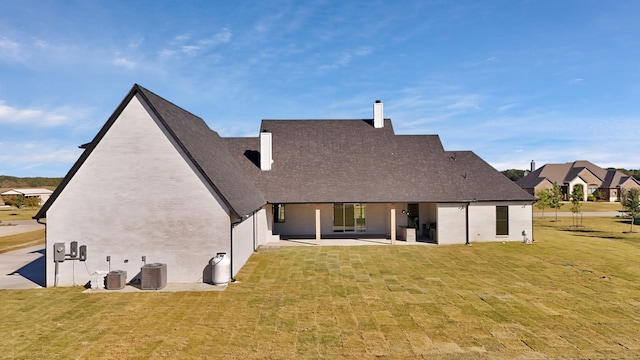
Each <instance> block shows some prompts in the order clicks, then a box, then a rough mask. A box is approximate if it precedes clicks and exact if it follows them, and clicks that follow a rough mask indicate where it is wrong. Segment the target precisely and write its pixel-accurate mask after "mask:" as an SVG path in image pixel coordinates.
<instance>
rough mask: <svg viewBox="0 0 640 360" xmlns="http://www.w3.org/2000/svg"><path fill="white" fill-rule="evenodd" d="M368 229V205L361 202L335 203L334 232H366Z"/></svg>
mask: <svg viewBox="0 0 640 360" xmlns="http://www.w3.org/2000/svg"><path fill="white" fill-rule="evenodd" d="M366 230H367V220H366V207H365V204H361V203H335V204H333V231H334V232H364V231H366Z"/></svg>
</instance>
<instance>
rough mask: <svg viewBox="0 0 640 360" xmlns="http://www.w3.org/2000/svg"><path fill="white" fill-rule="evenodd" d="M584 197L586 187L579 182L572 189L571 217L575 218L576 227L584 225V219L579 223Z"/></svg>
mask: <svg viewBox="0 0 640 360" xmlns="http://www.w3.org/2000/svg"><path fill="white" fill-rule="evenodd" d="M582 199H584V189H583V187H582V185H580V184H578V185H576V186H574V187H573V190H572V191H571V212H572V213H573V215H572V217H571V218H572V220H573V226H576V227H577V226H581V225H582V221H580V224H578V214H580V213H581V212H582V211H581V207H582ZM580 220H582V218H580Z"/></svg>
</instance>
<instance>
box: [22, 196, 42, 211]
mask: <svg viewBox="0 0 640 360" xmlns="http://www.w3.org/2000/svg"><path fill="white" fill-rule="evenodd" d="M23 205H24V206H25V207H28V208H32V209H33V208H37V207H39V206H40V197H38V196H29V197H26V198H24V204H23Z"/></svg>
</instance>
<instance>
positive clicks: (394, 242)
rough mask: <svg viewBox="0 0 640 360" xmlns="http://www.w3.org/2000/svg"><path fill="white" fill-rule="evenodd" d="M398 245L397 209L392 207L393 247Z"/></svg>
mask: <svg viewBox="0 0 640 360" xmlns="http://www.w3.org/2000/svg"><path fill="white" fill-rule="evenodd" d="M395 244H396V208H395V207H394V206H393V205H392V206H391V245H395Z"/></svg>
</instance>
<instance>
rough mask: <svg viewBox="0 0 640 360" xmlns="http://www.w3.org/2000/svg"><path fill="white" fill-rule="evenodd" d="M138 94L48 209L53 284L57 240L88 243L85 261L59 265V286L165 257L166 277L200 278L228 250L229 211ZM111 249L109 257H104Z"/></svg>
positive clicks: (49, 274)
mask: <svg viewBox="0 0 640 360" xmlns="http://www.w3.org/2000/svg"><path fill="white" fill-rule="evenodd" d="M160 126H161V125H160V122H159V121H158V120H157V119H155V118H154V116H152V115H151V113H150V112H149V111H148V109H146V108H145V106H144V104H143V103H142V102H141V101H140V100H139V99H138V98H137V97H133V98H132V100H131V101H130V102H129V104H128V105H127V106H126V107H125V108H124V110H123V111H122V113H121V114H120V116H119V117H118V118H117V119H116V121H115V122H114V123H113V125H112V127H111V128H110V129H109V131H108V132H107V133H106V134H105V135H104V137H103V138H102V139H101V140H100V142H99V143H98V144H97V146H96V148H95V149H94V150H93V152H92V153H91V154H90V155H89V157H88V158H87V159H86V161H85V162H84V163H83V165H82V166H81V167H80V169H79V170H78V171H77V172H76V174H75V175H74V177H73V178H72V179H71V180H70V181H69V183H68V184H67V186H66V188H65V189H64V191H63V192H61V193H60V195H59V197H58V198H57V200H56V201H55V202H54V203H53V204H52V205H51V207H50V208H49V210H48V212H47V245H46V246H47V254H46V264H47V286H52V285H53V284H54V263H53V258H52V251H51V249H52V247H53V244H54V243H55V242H64V243H66V248H67V251H68V249H69V243H70V242H71V241H77V242H78V245H86V246H87V261H86V263H81V262H79V261H65V262H63V263H61V264H60V270H59V276H58V285H59V286H69V285H84V284H85V283H87V282H88V281H90V280H92V279H94V276H93V274H94V273H95V272H96V271H103V272H106V271H109V270H125V271H127V281H130V280H131V278H132V277H134V276H135V275H136V274H138V273H139V271H140V268H141V266H143V265H144V263H143V262H142V256H145V257H146V262H147V263H156V262H158V263H166V264H167V281H168V282H178V283H179V282H198V281H202V279H203V278H204V279H206V278H207V277H208V276H209V273H208V272H210V267H209V266H208V263H209V260H210V259H211V258H212V257H213V256H215V254H216V252H227V253H228V252H229V236H230V220H229V210H228V209H227V208H226V207H225V205H224V203H223V202H222V201H221V199H220V198H219V197H218V196H217V195H216V193H215V191H213V189H211V188H210V187H209V186H208V185H207V184H206V182H205V181H203V179H201V178H200V177H199V176H198V174H197V173H196V172H195V171H194V168H193V166H191V165H190V163H189V160H188V159H187V157H186V156H185V155H184V154H183V153H182V151H181V150H180V149H179V147H178V146H176V144H175V143H174V142H173V141H172V140H170V139H169V138H168V137H167V132H166V129H162V128H161V127H160ZM107 256H110V258H111V262H110V263H109V262H107V261H106V257H107Z"/></svg>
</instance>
